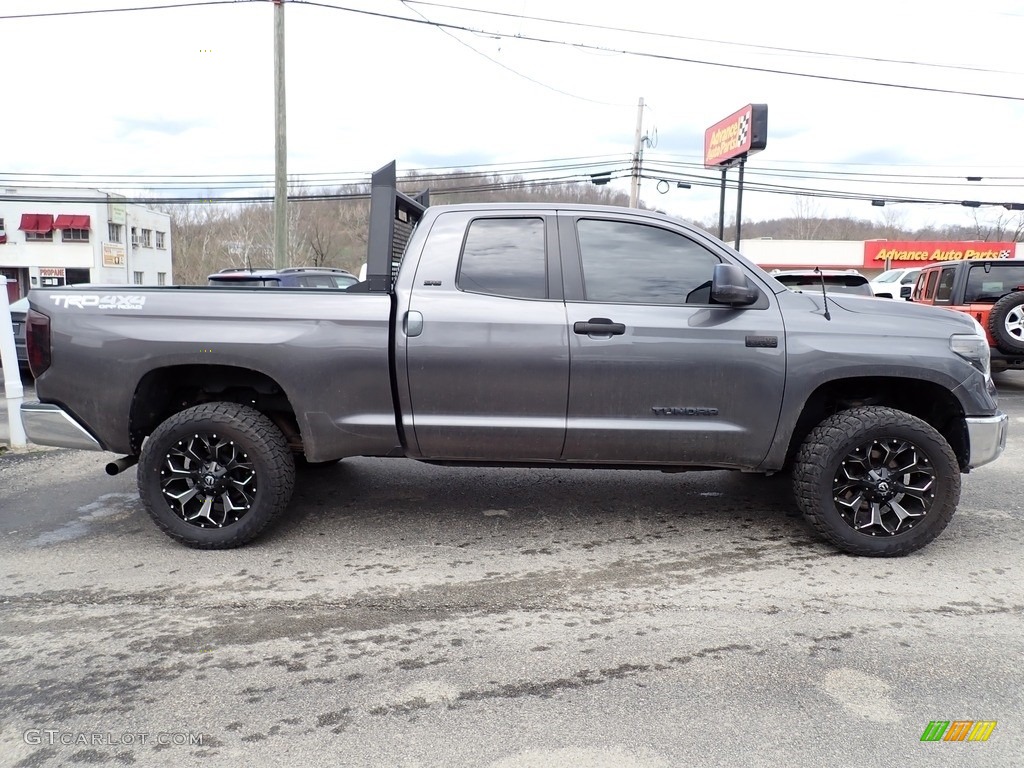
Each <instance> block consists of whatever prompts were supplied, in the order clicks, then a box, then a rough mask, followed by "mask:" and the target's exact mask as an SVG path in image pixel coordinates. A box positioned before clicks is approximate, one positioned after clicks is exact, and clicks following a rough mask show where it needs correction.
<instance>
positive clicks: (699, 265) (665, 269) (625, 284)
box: [576, 219, 719, 304]
mask: <svg viewBox="0 0 1024 768" xmlns="http://www.w3.org/2000/svg"><path fill="white" fill-rule="evenodd" d="M576 231H577V234H578V236H579V244H580V257H581V259H582V261H583V283H584V290H585V292H586V297H587V301H603V302H608V303H628V304H683V303H686V302H689V303H691V304H694V303H695V304H707V303H708V302H709V301H710V293H711V290H710V289H711V275H712V273H713V272H714V269H715V265H716V264H718V263H719V259H718V258H717V257H716V256H715V255H714V254H712V253H711V252H710V251H708V250H706V249H705V248H703V247H702V246H700V245H698V244H697V243H695V242H694V241H692V240H690V239H689V238H686V237H683V236H682V235H679V234H677V233H675V232H670V231H668V230H665V229H661V228H659V227H651V226H647V225H645V224H631V223H628V222H622V221H598V220H593V219H581V220H580V221H578V222H577V223H576Z"/></svg>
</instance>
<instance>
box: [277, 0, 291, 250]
mask: <svg viewBox="0 0 1024 768" xmlns="http://www.w3.org/2000/svg"><path fill="white" fill-rule="evenodd" d="M274 133H275V141H274V268H275V269H284V268H285V267H287V266H288V140H287V131H286V123H285V98H284V0H274Z"/></svg>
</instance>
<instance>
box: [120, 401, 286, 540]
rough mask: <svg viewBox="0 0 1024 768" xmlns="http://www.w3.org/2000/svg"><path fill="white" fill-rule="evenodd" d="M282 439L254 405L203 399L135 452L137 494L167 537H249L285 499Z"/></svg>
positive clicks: (226, 538)
mask: <svg viewBox="0 0 1024 768" xmlns="http://www.w3.org/2000/svg"><path fill="white" fill-rule="evenodd" d="M294 485H295V462H294V460H293V459H292V454H291V452H290V451H289V449H288V442H287V441H286V440H285V437H284V435H283V434H282V433H281V430H279V429H278V428H277V427H276V426H274V423H273V422H272V421H271V420H270V419H268V418H267V417H266V416H264V415H263V414H262V413H260V412H259V411H257V410H255V409H253V408H250V407H248V406H245V405H238V404H236V403H206V404H204V405H197V406H195V407H193V408H188V409H186V410H184V411H181V412H180V413H176V414H174V415H173V416H171V417H170V418H169V419H167V420H166V421H165V422H163V423H162V424H161V425H160V426H158V427H157V428H156V429H155V430H154V431H153V434H152V435H150V436H149V438H148V439H147V440H146V442H145V444H144V445H143V446H142V452H141V454H140V456H139V469H138V486H139V496H140V497H141V498H142V502H143V504H144V505H145V507H146V511H147V512H148V513H149V515H150V517H152V518H153V521H154V522H155V523H156V524H157V525H158V526H159V527H160V529H161V530H163V531H164V533H166V534H167V535H168V536H170V537H171V538H173V539H175V540H177V541H180V542H181V543H182V544H185V545H187V546H190V547H196V548H199V549H229V548H231V547H239V546H241V545H243V544H246V543H248V542H250V541H252V540H253V539H255V538H256V537H257V536H258V535H259V534H260V532H261V531H262V530H263V529H264V528H265V527H266V526H267V524H268V523H270V521H271V520H273V519H274V517H276V516H277V515H278V514H279V513H280V512H282V511H283V510H284V509H285V507H287V506H288V502H289V501H290V499H291V495H292V489H293V488H294Z"/></svg>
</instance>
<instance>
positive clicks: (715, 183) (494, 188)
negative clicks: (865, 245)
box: [0, 168, 1020, 208]
mask: <svg viewBox="0 0 1024 768" xmlns="http://www.w3.org/2000/svg"><path fill="white" fill-rule="evenodd" d="M629 172H630V171H629V169H628V168H622V169H618V170H616V171H613V172H612V173H611V176H610V178H611V179H624V178H627V177H628V175H629ZM644 178H646V179H650V180H655V181H657V180H662V179H665V180H667V181H675V180H676V178H674V177H672V175H671V174H658V175H652V174H649V173H645V174H644ZM688 180H689V183H691V184H692V185H693V186H698V187H708V188H718V187H719V184H720V182H719V180H717V179H713V178H710V177H708V178H699V177H698V178H689V179H688ZM410 181H412V182H416V183H421V182H422V179H420V178H415V177H413V178H408V177H407V178H402V179H399V182H401V183H408V182H410ZM591 183H592V180H591V177H590V175H589V174H587V175H581V174H573V175H569V176H562V177H551V178H542V179H529V180H522V181H515V182H508V181H496V182H488V183H480V184H471V185H465V186H460V187H454V188H448V189H432V190H431V196H432V197H445V196H451V195H458V194H472V193H485V192H502V191H509V190H516V189H520V190H531V189H538V188H543V187H550V186H558V185H571V184H591ZM726 186H727V188H729V189H735V188H736V182H735V181H731V180H730V181H728V182H727V185H726ZM745 189H746V191H747V192H760V193H763V194H777V195H787V196H801V197H812V198H821V199H833V200H847V201H856V202H867V201H871V200H876V199H884V200H885V201H886V202H887V203H897V204H899V203H903V204H926V205H934V206H939V205H942V206H954V205H955V206H963V205H967V204H968V203H970V207H1002V208H1008V207H1009V206H1011V205H1012V206H1018V205H1020V203H1011V202H998V201H964V200H960V199H951V198H940V197H914V196H908V195H889V194H878V193H863V192H850V191H843V190H829V189H821V188H815V187H799V186H791V185H782V184H766V183H763V182H749V183H747V184H746V185H745ZM369 197H370V195H369V193H368V192H366V191H364V190H362V189H360V190H359V191H353V192H325V193H305V194H290V195H289V196H288V200H289V202H293V203H301V202H324V201H353V200H368V199H369ZM273 199H274V198H273V195H239V196H232V197H219V198H211V197H191V196H190V197H181V196H177V197H170V196H164V197H152V196H148V197H147V196H137V197H124V198H121V201H123V202H124V203H130V204H137V205H151V206H161V205H162V206H167V205H240V204H253V203H270V202H272V201H273ZM11 201H21V202H35V203H89V202H92V203H107V202H109V199H108V197H107V195H105V194H104V195H102V196H100V197H95V198H90V197H68V196H57V195H17V196H12V195H0V202H11ZM975 203H976V204H975Z"/></svg>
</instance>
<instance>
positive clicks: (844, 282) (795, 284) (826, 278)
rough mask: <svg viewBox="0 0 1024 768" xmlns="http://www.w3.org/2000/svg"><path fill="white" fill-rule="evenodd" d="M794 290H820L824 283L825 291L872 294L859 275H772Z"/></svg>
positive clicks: (866, 282) (865, 280) (862, 294)
mask: <svg viewBox="0 0 1024 768" xmlns="http://www.w3.org/2000/svg"><path fill="white" fill-rule="evenodd" d="M772 277H774V278H775V279H776V280H778V281H779V282H780V283H782V284H783V285H784V286H786V287H787V288H789V289H791V290H794V291H812V292H814V291H817V292H820V291H821V289H822V284H824V287H825V292H826V293H849V294H853V295H855V296H873V295H874V294H873V293H872V292H871V286H870V285H868V281H867V278H864V277H861V276H860V275H772Z"/></svg>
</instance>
